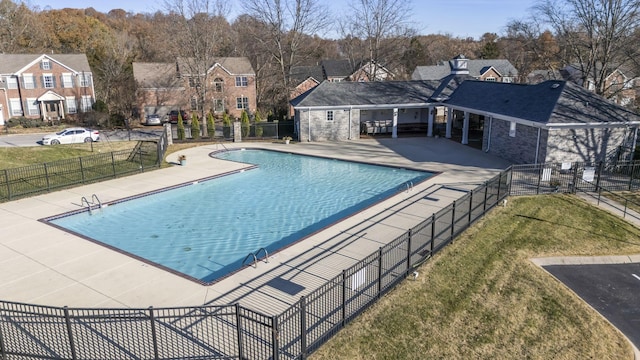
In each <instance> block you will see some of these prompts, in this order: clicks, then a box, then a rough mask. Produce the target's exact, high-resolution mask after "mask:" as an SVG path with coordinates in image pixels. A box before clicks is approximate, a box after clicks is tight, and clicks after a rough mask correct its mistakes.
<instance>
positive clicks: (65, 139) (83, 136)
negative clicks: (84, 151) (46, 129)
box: [42, 128, 100, 145]
mask: <svg viewBox="0 0 640 360" xmlns="http://www.w3.org/2000/svg"><path fill="white" fill-rule="evenodd" d="M98 140H100V132H99V131H97V130H89V129H84V128H67V129H64V130H62V131H59V132H57V133H53V134H48V135H45V136H44V137H43V138H42V145H58V144H75V143H83V142H85V143H88V142H92V141H98Z"/></svg>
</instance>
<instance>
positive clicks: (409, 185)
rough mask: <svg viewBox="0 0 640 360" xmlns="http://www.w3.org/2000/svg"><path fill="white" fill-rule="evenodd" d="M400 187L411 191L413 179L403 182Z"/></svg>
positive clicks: (407, 191)
mask: <svg viewBox="0 0 640 360" xmlns="http://www.w3.org/2000/svg"><path fill="white" fill-rule="evenodd" d="M402 188H404V191H405V192H406V193H409V191H413V181H409V182H407V183H405V184H404V185H403V186H402Z"/></svg>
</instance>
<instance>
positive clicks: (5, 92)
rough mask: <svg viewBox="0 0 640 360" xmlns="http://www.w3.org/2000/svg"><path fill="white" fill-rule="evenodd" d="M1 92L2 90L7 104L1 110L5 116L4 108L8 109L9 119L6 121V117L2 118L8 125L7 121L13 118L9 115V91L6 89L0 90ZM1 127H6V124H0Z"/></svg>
mask: <svg viewBox="0 0 640 360" xmlns="http://www.w3.org/2000/svg"><path fill="white" fill-rule="evenodd" d="M0 90H2V91H3V92H4V104H5V105H4V106H3V107H2V109H0V111H2V112H3V114H4V108H5V107H6V108H7V119H6V120H4V116H3V117H2V119H3V121H4V122H5V123H6V122H7V121H9V118H10V117H11V114H9V97H8V96H7V89H5V88H0ZM0 125H4V123H3V124H0Z"/></svg>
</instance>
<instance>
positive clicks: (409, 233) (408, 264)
mask: <svg viewBox="0 0 640 360" xmlns="http://www.w3.org/2000/svg"><path fill="white" fill-rule="evenodd" d="M407 234H408V236H409V237H408V238H407V274H408V273H409V271H410V270H411V236H412V234H411V229H409V230H407Z"/></svg>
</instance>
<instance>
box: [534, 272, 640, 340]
mask: <svg viewBox="0 0 640 360" xmlns="http://www.w3.org/2000/svg"><path fill="white" fill-rule="evenodd" d="M543 268H544V269H545V270H547V271H548V272H549V273H551V274H552V275H553V276H555V277H556V278H557V279H558V280H560V281H562V282H563V283H564V284H565V285H567V286H568V287H569V288H571V289H572V290H573V291H574V292H575V293H576V294H578V296H580V297H581V298H582V299H584V300H585V301H586V302H587V303H588V304H589V305H591V306H592V307H593V308H594V309H596V310H597V311H598V312H599V313H600V314H602V316H604V317H605V318H607V320H609V322H611V323H612V324H613V325H614V326H615V327H617V328H618V329H619V330H620V331H621V332H622V333H623V334H625V336H626V337H627V338H628V339H629V340H630V341H631V342H632V343H633V344H634V345H635V347H636V348H640V263H626V264H588V265H547V266H543Z"/></svg>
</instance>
